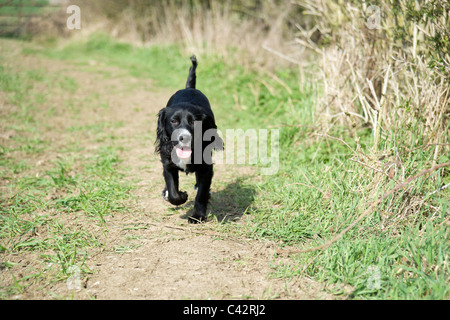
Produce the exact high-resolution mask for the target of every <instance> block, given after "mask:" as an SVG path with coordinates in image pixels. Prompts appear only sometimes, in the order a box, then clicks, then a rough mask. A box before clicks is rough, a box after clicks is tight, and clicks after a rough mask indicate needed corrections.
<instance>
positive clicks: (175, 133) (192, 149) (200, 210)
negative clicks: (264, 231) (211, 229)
mask: <svg viewBox="0 0 450 320" xmlns="http://www.w3.org/2000/svg"><path fill="white" fill-rule="evenodd" d="M191 61H192V66H191V68H190V69H189V76H188V79H187V82H186V89H183V90H179V91H177V92H176V93H175V94H174V95H173V96H172V97H171V98H170V99H169V102H168V103H167V106H166V107H165V108H164V109H162V110H161V111H159V114H158V128H157V131H156V142H155V144H156V152H159V154H160V155H161V162H162V164H163V168H164V173H163V174H164V179H165V182H166V187H165V188H164V190H163V197H164V199H165V200H168V201H169V202H170V203H171V204H173V205H181V204H183V203H185V202H186V200H187V197H188V196H187V193H186V192H184V191H179V189H178V171H184V172H186V173H191V172H195V177H196V180H197V183H196V185H195V186H196V188H197V196H196V198H195V204H194V213H193V215H192V217H189V222H190V223H197V222H202V221H205V220H206V206H207V204H208V200H209V189H210V186H211V180H212V177H213V165H212V159H211V156H212V155H211V153H212V149H217V150H220V149H222V140H221V139H220V138H219V137H218V136H217V130H216V129H217V126H216V123H215V120H214V114H213V112H212V110H211V106H210V104H209V101H208V98H206V96H205V95H204V94H203V93H201V92H200V91H199V90H197V89H195V82H196V74H195V71H196V68H197V60H196V58H195V56H192V57H191Z"/></svg>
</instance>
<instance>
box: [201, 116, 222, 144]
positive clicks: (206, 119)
mask: <svg viewBox="0 0 450 320" xmlns="http://www.w3.org/2000/svg"><path fill="white" fill-rule="evenodd" d="M202 118H203V120H202V125H203V132H205V131H207V130H211V129H212V130H214V131H215V132H214V134H213V137H214V138H213V141H214V150H216V151H221V150H223V140H222V138H220V137H219V135H218V134H217V131H216V129H217V126H216V122H215V121H214V117H213V116H211V115H209V114H203V116H202Z"/></svg>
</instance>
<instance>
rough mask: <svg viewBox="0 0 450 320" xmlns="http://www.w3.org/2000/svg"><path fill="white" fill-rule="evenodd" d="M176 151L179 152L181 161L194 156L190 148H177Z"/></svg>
mask: <svg viewBox="0 0 450 320" xmlns="http://www.w3.org/2000/svg"><path fill="white" fill-rule="evenodd" d="M175 150H176V152H177V156H178V158H180V159H187V158H189V157H190V156H191V154H192V149H191V148H189V147H178V146H176V147H175Z"/></svg>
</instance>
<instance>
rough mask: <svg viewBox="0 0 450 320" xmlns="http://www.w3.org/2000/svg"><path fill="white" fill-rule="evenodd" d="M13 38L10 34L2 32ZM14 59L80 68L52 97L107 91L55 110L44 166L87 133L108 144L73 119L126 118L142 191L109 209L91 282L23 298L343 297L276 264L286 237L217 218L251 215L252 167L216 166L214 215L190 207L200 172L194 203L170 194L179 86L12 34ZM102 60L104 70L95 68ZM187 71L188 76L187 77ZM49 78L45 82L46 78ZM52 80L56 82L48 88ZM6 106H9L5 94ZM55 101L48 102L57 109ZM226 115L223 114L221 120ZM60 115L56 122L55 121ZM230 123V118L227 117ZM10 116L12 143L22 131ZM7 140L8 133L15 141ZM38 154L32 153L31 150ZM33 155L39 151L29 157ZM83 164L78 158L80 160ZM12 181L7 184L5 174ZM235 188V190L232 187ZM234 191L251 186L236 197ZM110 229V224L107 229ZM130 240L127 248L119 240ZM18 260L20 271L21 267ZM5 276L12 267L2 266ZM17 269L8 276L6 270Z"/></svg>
mask: <svg viewBox="0 0 450 320" xmlns="http://www.w3.org/2000/svg"><path fill="white" fill-rule="evenodd" d="M2 41H3V40H2ZM0 46H3V49H2V51H3V53H2V55H3V56H6V58H5V61H6V65H8V66H9V67H11V68H16V69H17V70H29V69H32V70H46V72H48V73H49V74H59V75H63V76H67V77H71V78H73V79H74V80H75V82H76V84H77V88H76V90H75V91H74V92H73V93H71V94H69V93H67V92H65V91H63V90H60V89H58V88H56V86H52V89H51V90H53V91H52V92H53V94H52V95H51V96H49V97H48V98H47V100H46V102H45V105H47V107H46V106H43V107H42V108H44V110H42V121H47V122H49V121H50V120H48V119H46V118H45V117H46V114H47V115H48V112H47V113H46V110H45V108H48V106H50V105H52V106H53V107H55V106H59V105H63V103H62V102H63V101H66V100H67V99H74V101H83V99H88V98H89V97H92V96H93V95H96V97H101V99H102V101H104V103H105V104H107V105H108V108H103V109H102V108H101V107H97V106H95V105H92V106H85V107H83V109H82V113H83V114H82V115H80V116H79V117H75V119H71V117H69V116H68V113H69V111H67V112H66V111H65V110H57V111H56V112H54V113H53V114H52V118H51V125H49V126H47V130H44V131H43V132H42V139H43V140H48V141H51V142H52V144H54V145H55V146H56V147H55V148H52V150H53V151H50V152H48V153H46V154H38V155H34V157H35V158H34V159H32V161H34V163H36V164H37V165H36V168H34V169H35V170H36V174H39V172H40V171H42V170H44V169H45V168H46V166H49V165H50V162H51V161H52V160H54V159H56V158H57V157H58V152H57V150H58V147H57V146H61V147H63V146H67V144H70V143H75V142H76V143H78V144H79V147H80V148H79V149H82V150H84V151H83V152H89V150H94V149H95V148H98V145H99V144H100V143H98V144H96V143H95V139H92V137H90V136H89V134H88V133H73V132H68V130H66V129H67V128H68V127H69V126H71V125H74V124H77V123H78V124H79V123H80V122H83V123H101V122H105V123H118V122H120V123H121V125H120V126H118V127H117V128H114V129H107V130H113V134H114V136H115V137H116V141H115V144H116V145H121V146H123V150H122V151H121V152H120V154H119V157H120V158H121V159H122V160H123V162H122V163H121V166H122V167H123V168H124V170H123V172H124V173H125V177H124V179H126V180H127V181H128V182H130V183H133V184H134V185H135V186H136V188H135V189H133V191H132V193H133V197H134V198H133V200H132V201H130V204H129V208H128V210H127V212H126V213H116V214H114V215H111V216H107V217H106V229H107V230H108V231H107V233H106V236H105V246H104V247H102V248H101V250H100V249H99V250H97V251H95V252H92V253H91V254H90V256H89V257H88V259H87V261H86V265H88V266H89V268H90V269H91V270H92V271H93V273H92V274H87V275H83V277H82V279H81V287H77V288H72V289H70V288H69V286H68V282H65V281H60V282H57V283H54V284H47V285H46V286H45V288H44V289H43V288H42V283H38V284H33V285H30V287H28V288H27V290H26V291H25V292H24V293H23V294H20V295H16V296H14V297H11V298H17V299H54V298H55V297H56V298H74V299H91V298H95V299H247V298H251V299H334V298H336V297H334V296H332V295H331V294H328V293H326V292H325V291H324V290H323V285H322V284H320V283H317V282H315V281H313V280H311V279H309V278H307V277H297V278H291V279H286V278H277V277H275V269H274V267H275V266H277V265H282V264H290V263H291V261H290V260H289V259H288V258H282V257H279V256H277V255H276V250H277V248H278V246H277V244H276V243H274V242H270V241H262V240H252V239H247V238H245V237H244V236H239V235H236V234H234V233H232V232H231V233H228V232H226V231H223V229H220V228H217V226H218V222H217V221H221V220H223V219H227V220H229V221H231V223H233V224H240V223H243V224H245V223H248V221H249V217H248V215H246V214H244V212H245V210H246V209H247V208H248V207H249V206H251V202H252V199H253V196H254V194H255V190H252V189H251V188H249V187H246V185H245V184H242V183H241V182H242V181H243V179H256V180H257V179H259V177H258V176H257V174H256V173H255V170H254V169H253V168H252V167H245V166H239V167H233V166H230V165H220V166H216V167H215V175H214V179H213V185H212V190H211V191H212V198H211V204H210V210H211V212H214V213H215V217H213V218H210V219H209V221H208V222H207V223H205V224H199V225H191V224H188V222H187V217H188V216H189V214H190V213H191V211H192V207H193V203H192V199H193V197H194V195H195V191H194V190H193V185H194V177H193V176H192V175H189V176H185V175H181V176H180V183H181V188H182V189H183V190H186V191H188V194H189V199H190V200H188V202H187V203H186V204H185V205H182V206H180V207H174V206H172V205H170V204H169V203H168V202H166V201H164V199H163V198H162V197H161V191H162V189H163V186H164V180H163V176H162V168H161V163H160V161H159V158H158V155H157V154H155V153H154V146H153V142H154V137H155V129H156V114H157V112H158V111H159V110H160V109H161V108H162V107H163V106H164V105H165V104H166V102H167V100H168V99H169V97H170V95H171V94H172V93H173V91H172V90H169V89H161V88H158V87H157V86H155V85H154V84H153V82H152V81H151V80H145V79H137V78H133V77H130V76H129V75H127V74H126V73H125V72H124V71H123V70H119V69H117V70H116V69H113V68H110V67H105V66H103V65H102V63H101V61H94V60H92V61H91V62H90V63H89V65H88V66H83V67H80V66H79V65H77V64H75V63H71V62H68V61H64V62H63V61H55V60H49V59H46V58H43V57H39V56H35V55H23V54H22V53H21V47H14V46H15V45H13V43H12V42H11V43H8V44H7V46H8V48H11V50H10V51H9V50H8V52H7V53H6V54H5V52H4V49H5V46H6V45H5V43H1V44H0ZM92 70H97V71H98V72H97V71H95V72H94V71H92ZM183 81H184V79H180V84H183ZM43 86H44V85H43ZM43 89H45V90H49V89H48V84H47V87H45V88H43ZM3 106H5V105H4V104H3ZM47 111H48V110H47ZM218 122H220V119H219V121H218ZM49 123H50V122H49ZM219 126H220V123H219ZM5 128H6V125H5V124H2V126H1V132H0V133H1V137H2V139H3V140H2V143H8V142H7V141H6V140H8V139H9V137H10V136H13V135H14V134H15V133H14V132H11V130H9V131H8V130H7V129H5ZM5 141H6V142H5ZM28 160H29V159H28ZM29 161H30V160H29ZM74 170H76V168H75V169H74ZM2 186H4V184H3V183H2ZM230 190H231V191H232V192H230ZM233 194H240V195H244V197H243V199H244V200H243V201H242V197H241V201H239V203H238V201H235V200H234V199H233V197H232V195H233ZM58 218H59V219H62V220H63V222H64V223H66V224H71V225H81V226H80V227H86V224H88V223H92V224H93V225H92V230H93V232H95V230H96V228H97V227H96V226H95V225H94V223H93V222H90V221H89V220H88V219H84V220H83V219H82V218H80V217H76V218H75V217H73V216H67V217H64V216H62V217H61V216H58ZM98 232H100V229H99V231H98ZM118 248H123V250H118ZM36 259H37V257H36V256H35V255H33V254H31V253H27V252H23V253H20V254H19V255H15V256H9V257H8V261H12V262H16V263H18V266H16V267H14V268H20V266H21V267H22V268H23V267H24V266H25V264H27V263H28V264H33V263H34V262H33V261H34V260H36ZM14 268H12V270H11V272H13V273H15V272H17V270H16V269H14ZM1 273H4V271H2V272H0V280H1V281H2V282H3V281H5V282H7V283H3V284H8V282H10V281H11V280H9V279H10V277H9V276H8V277H6V276H5V275H3V276H2V275H1ZM6 279H8V280H6Z"/></svg>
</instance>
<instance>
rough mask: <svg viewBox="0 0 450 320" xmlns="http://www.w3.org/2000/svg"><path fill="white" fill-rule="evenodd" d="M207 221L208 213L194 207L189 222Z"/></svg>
mask: <svg viewBox="0 0 450 320" xmlns="http://www.w3.org/2000/svg"><path fill="white" fill-rule="evenodd" d="M205 221H206V213H205V212H202V211H201V210H199V209H198V208H194V213H193V214H192V216H191V217H189V218H188V222H189V223H202V222H205Z"/></svg>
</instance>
